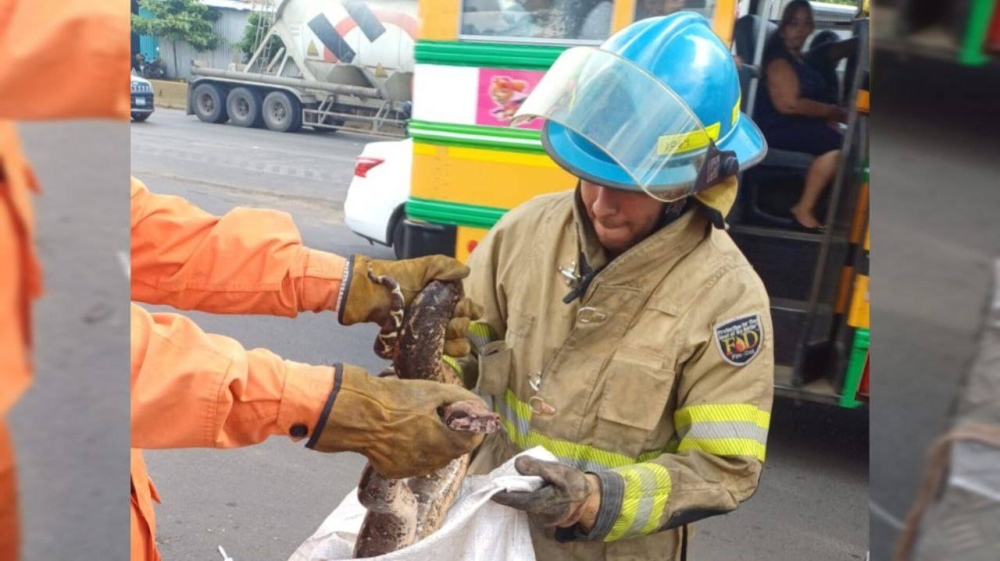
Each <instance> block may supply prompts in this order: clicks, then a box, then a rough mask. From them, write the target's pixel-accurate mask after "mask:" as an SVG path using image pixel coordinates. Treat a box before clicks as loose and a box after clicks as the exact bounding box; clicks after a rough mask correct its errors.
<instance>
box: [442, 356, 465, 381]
mask: <svg viewBox="0 0 1000 561" xmlns="http://www.w3.org/2000/svg"><path fill="white" fill-rule="evenodd" d="M441 361H442V362H444V363H445V364H447V365H448V366H450V367H451V368H452V369H453V370H454V371H455V373H456V374H458V376H459V378H461V377H462V367H461V366H459V365H458V361H456V360H455V359H454V358H452V357H450V356H448V355H441Z"/></svg>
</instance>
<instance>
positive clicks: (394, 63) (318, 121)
mask: <svg viewBox="0 0 1000 561" xmlns="http://www.w3.org/2000/svg"><path fill="white" fill-rule="evenodd" d="M416 15H417V0H283V1H282V2H281V4H280V5H279V6H278V8H277V10H276V11H275V12H273V23H271V25H270V28H269V29H267V30H266V35H263V37H262V38H261V39H262V40H260V41H259V43H258V44H259V45H260V46H259V47H258V48H257V50H256V51H255V52H254V53H253V55H252V56H251V58H250V60H249V61H248V62H247V64H246V65H235V64H231V65H230V66H229V68H227V69H224V70H223V69H217V68H206V67H198V66H197V65H196V66H195V67H193V68H192V69H191V72H192V74H193V75H194V76H195V78H194V79H192V81H191V83H190V84H189V86H188V103H187V113H188V115H192V114H193V115H197V117H198V118H199V119H200V120H202V121H204V122H207V123H224V122H226V121H229V122H230V123H232V124H235V125H238V126H243V127H261V126H264V127H267V128H269V129H271V130H274V131H279V132H295V131H297V130H299V129H300V128H301V127H302V126H308V127H312V128H313V129H315V130H321V131H322V130H327V131H330V130H337V129H340V128H343V127H344V126H345V125H346V124H348V123H351V124H352V125H354V126H355V127H357V126H358V125H362V128H363V129H364V130H367V131H369V132H371V133H374V134H381V135H385V136H405V135H406V133H405V127H406V121H407V120H408V119H409V117H410V106H411V97H412V81H413V49H414V43H415V42H416V35H417V19H416ZM268 19H269V18H268Z"/></svg>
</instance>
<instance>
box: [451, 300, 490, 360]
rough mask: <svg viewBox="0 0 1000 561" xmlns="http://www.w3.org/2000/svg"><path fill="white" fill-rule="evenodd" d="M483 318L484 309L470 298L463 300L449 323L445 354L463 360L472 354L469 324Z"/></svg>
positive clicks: (456, 307)
mask: <svg viewBox="0 0 1000 561" xmlns="http://www.w3.org/2000/svg"><path fill="white" fill-rule="evenodd" d="M481 317H483V307H482V306H480V305H479V304H476V303H475V302H473V301H472V300H471V299H469V298H462V299H461V300H459V302H458V305H457V306H455V312H454V313H453V314H452V318H451V320H450V321H449V322H448V329H447V330H445V336H444V354H446V355H448V356H450V357H454V358H462V357H464V356H466V355H468V354H469V353H470V352H472V347H471V345H470V344H469V324H470V323H472V322H474V321H476V320H477V319H479V318H481Z"/></svg>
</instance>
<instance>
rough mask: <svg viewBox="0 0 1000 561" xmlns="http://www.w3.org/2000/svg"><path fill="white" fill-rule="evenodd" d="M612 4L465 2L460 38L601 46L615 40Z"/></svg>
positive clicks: (592, 0) (602, 0)
mask: <svg viewBox="0 0 1000 561" xmlns="http://www.w3.org/2000/svg"><path fill="white" fill-rule="evenodd" d="M611 12H612V2H611V1H610V0H462V23H461V26H462V27H461V33H460V38H461V39H466V40H477V39H478V40H488V41H498V40H504V39H509V40H514V41H517V42H539V43H545V42H549V43H578V42H593V43H599V42H601V41H603V40H605V39H607V38H608V37H610V36H611Z"/></svg>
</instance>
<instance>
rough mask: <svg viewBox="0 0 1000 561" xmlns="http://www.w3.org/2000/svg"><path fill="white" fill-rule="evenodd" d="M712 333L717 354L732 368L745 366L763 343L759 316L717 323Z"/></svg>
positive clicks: (758, 351)
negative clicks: (717, 350)
mask: <svg viewBox="0 0 1000 561" xmlns="http://www.w3.org/2000/svg"><path fill="white" fill-rule="evenodd" d="M712 331H713V333H714V334H715V345H716V347H718V349H719V354H721V355H722V359H723V360H725V361H726V362H728V363H729V364H732V365H733V366H746V365H747V364H749V363H750V361H751V360H753V359H754V357H756V356H757V355H758V354H760V346H761V343H762V342H763V341H764V326H763V325H762V324H761V321H760V314H747V315H743V316H740V317H737V318H733V319H728V320H725V321H722V322H719V323H718V324H716V326H715V328H714V329H713V330H712Z"/></svg>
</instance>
